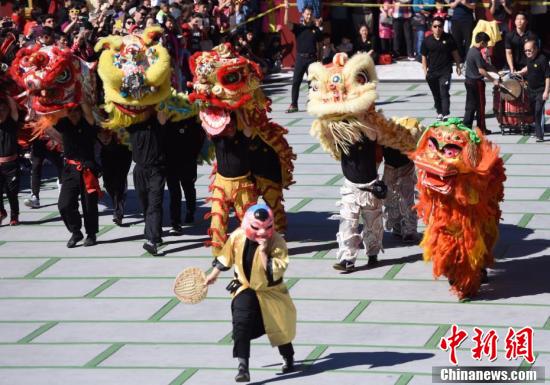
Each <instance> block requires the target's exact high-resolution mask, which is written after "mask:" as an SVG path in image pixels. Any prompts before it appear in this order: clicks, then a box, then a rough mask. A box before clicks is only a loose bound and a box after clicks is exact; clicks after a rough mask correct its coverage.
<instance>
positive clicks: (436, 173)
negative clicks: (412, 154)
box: [415, 159, 458, 195]
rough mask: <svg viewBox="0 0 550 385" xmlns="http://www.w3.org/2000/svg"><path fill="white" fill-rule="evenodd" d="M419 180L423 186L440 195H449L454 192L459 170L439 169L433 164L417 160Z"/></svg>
mask: <svg viewBox="0 0 550 385" xmlns="http://www.w3.org/2000/svg"><path fill="white" fill-rule="evenodd" d="M415 164H416V167H417V168H418V178H419V179H420V182H421V183H422V185H423V186H425V187H427V188H429V189H430V190H433V191H436V192H438V193H440V194H444V195H448V194H450V193H451V191H452V190H453V187H454V184H455V180H456V177H457V175H458V170H456V169H454V168H449V167H438V166H436V165H434V164H431V163H426V162H423V161H422V160H418V159H416V160H415Z"/></svg>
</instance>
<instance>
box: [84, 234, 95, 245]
mask: <svg viewBox="0 0 550 385" xmlns="http://www.w3.org/2000/svg"><path fill="white" fill-rule="evenodd" d="M96 243H97V239H96V237H95V234H88V236H87V237H86V240H85V241H84V247H89V246H93V245H95V244H96Z"/></svg>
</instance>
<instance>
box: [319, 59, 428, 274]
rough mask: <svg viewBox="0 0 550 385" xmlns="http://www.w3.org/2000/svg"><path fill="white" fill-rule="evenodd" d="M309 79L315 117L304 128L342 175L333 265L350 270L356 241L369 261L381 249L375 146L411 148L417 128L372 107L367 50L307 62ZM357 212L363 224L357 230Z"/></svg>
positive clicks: (381, 186) (373, 97)
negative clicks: (325, 61)
mask: <svg viewBox="0 0 550 385" xmlns="http://www.w3.org/2000/svg"><path fill="white" fill-rule="evenodd" d="M309 80H310V81H311V90H310V94H309V99H310V100H309V103H308V112H309V113H310V114H311V115H314V116H315V117H316V118H317V119H316V120H315V121H314V122H313V125H312V127H311V132H310V133H311V135H312V136H314V137H316V138H318V139H319V141H320V143H321V146H322V148H323V149H324V150H325V151H327V152H328V153H329V154H330V155H331V156H332V157H333V158H334V159H336V160H339V161H340V163H341V165H342V171H343V173H344V177H345V180H344V185H343V186H342V188H341V190H340V192H341V194H342V199H341V200H340V202H339V206H340V228H339V231H338V234H337V235H336V238H337V241H338V253H337V257H338V260H339V262H338V263H336V264H335V265H334V268H335V269H337V270H344V271H352V270H353V269H354V268H355V260H356V258H357V254H358V251H359V247H360V245H361V242H362V243H363V244H364V246H365V249H366V253H367V255H368V256H369V265H373V264H375V263H376V262H377V255H378V253H379V252H380V251H381V250H382V236H383V233H384V228H383V220H382V200H383V199H384V198H385V196H386V186H385V185H384V183H383V182H381V181H380V180H379V179H378V173H377V168H378V164H379V162H380V160H381V148H380V146H385V147H389V148H392V149H395V150H397V151H399V152H400V153H407V152H409V151H413V150H414V148H415V145H416V138H417V137H418V136H419V134H420V130H419V129H418V127H417V124H413V127H412V128H410V129H409V128H407V127H405V126H402V125H401V124H398V123H396V122H394V121H391V120H388V119H386V118H385V117H384V116H383V115H382V114H381V113H379V112H376V111H375V110H374V102H375V100H376V97H377V95H376V84H377V81H378V78H377V76H376V71H375V68H374V62H373V61H372V58H371V57H370V56H369V55H368V54H357V55H355V56H353V57H352V58H351V59H349V60H348V56H347V55H346V54H343V53H339V54H336V55H335V57H334V60H333V63H331V64H329V65H325V66H323V65H322V64H321V63H313V64H312V65H311V66H310V67H309ZM410 122H411V123H415V122H414V121H413V120H411V121H410ZM360 218H362V220H363V224H364V226H363V230H362V232H359V219H360Z"/></svg>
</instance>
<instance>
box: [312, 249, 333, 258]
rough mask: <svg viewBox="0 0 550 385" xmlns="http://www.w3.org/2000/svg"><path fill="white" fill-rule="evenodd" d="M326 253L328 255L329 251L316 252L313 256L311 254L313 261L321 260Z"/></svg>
mask: <svg viewBox="0 0 550 385" xmlns="http://www.w3.org/2000/svg"><path fill="white" fill-rule="evenodd" d="M328 253H330V250H320V251H318V252H316V253H315V254H313V257H311V258H313V259H321V258H324V257H325V255H327V254H328Z"/></svg>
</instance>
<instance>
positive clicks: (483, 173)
mask: <svg viewBox="0 0 550 385" xmlns="http://www.w3.org/2000/svg"><path fill="white" fill-rule="evenodd" d="M412 158H413V159H414V162H415V164H416V167H417V168H418V185H417V187H418V190H419V192H420V197H419V202H418V204H417V210H418V215H419V216H420V218H422V219H423V221H424V223H426V226H427V227H426V231H425V232H424V238H423V239H422V242H421V244H420V246H421V247H422V248H423V249H424V259H425V260H426V261H429V260H431V261H433V273H434V276H435V277H439V276H441V275H443V276H446V277H447V278H448V279H449V283H450V284H451V288H452V290H453V292H454V293H455V294H456V295H457V296H458V297H459V298H460V299H467V298H470V297H472V296H474V295H475V294H476V293H477V292H478V290H479V287H480V285H481V282H482V281H484V280H485V279H486V276H487V272H486V270H485V268H486V267H488V266H491V265H492V264H493V263H494V255H493V247H494V246H495V243H496V241H497V239H498V222H499V220H500V215H501V211H500V207H499V202H501V201H502V200H503V198H504V186H503V183H504V181H505V180H506V176H505V175H504V162H503V161H502V159H501V158H500V157H499V148H498V147H497V146H495V145H493V143H491V142H490V141H489V140H487V139H486V138H485V137H484V136H483V135H482V134H481V131H480V130H479V129H476V130H472V129H470V128H469V127H467V126H465V125H464V124H463V123H462V121H461V120H460V119H457V118H450V119H448V120H447V121H446V122H437V123H435V124H433V125H431V126H430V127H429V128H428V129H427V130H426V132H424V134H423V136H422V138H421V140H420V141H419V142H418V148H417V150H416V151H415V152H414V153H413V154H412Z"/></svg>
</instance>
